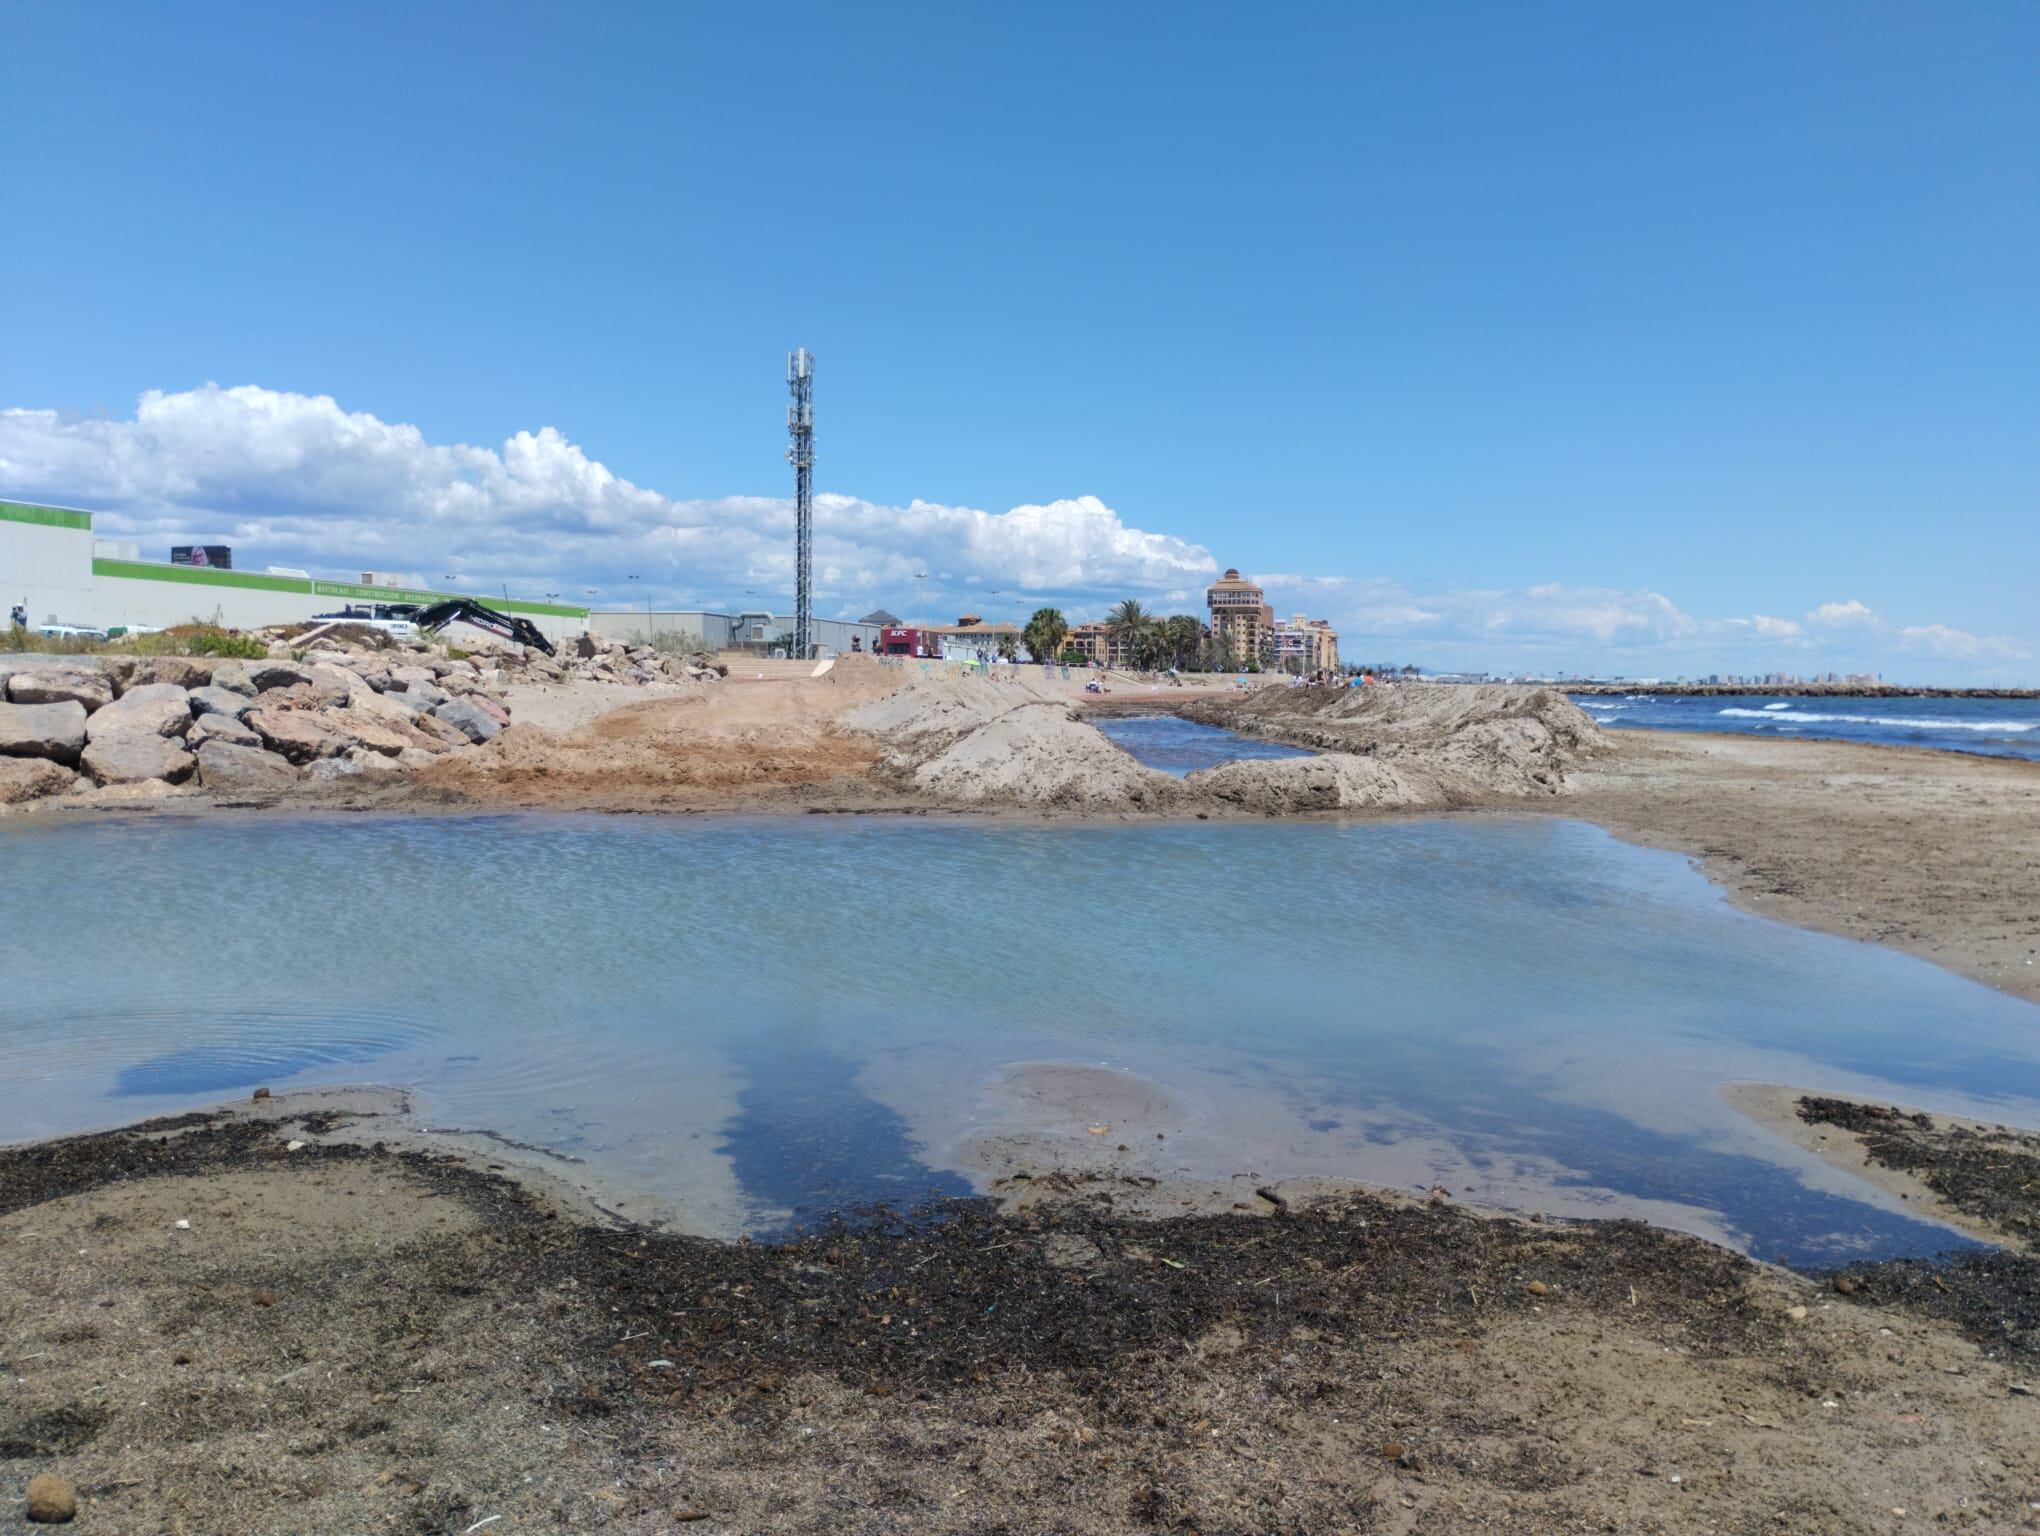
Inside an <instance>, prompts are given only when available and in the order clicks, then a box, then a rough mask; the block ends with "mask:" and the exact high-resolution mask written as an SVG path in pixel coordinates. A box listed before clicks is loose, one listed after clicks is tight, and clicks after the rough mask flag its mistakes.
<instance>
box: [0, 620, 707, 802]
mask: <svg viewBox="0 0 2040 1536" xmlns="http://www.w3.org/2000/svg"><path fill="white" fill-rule="evenodd" d="M352 630H353V632H352V633H348V632H339V633H336V632H334V629H333V627H331V626H328V627H327V629H326V630H325V631H323V632H316V633H313V634H310V635H306V636H302V637H296V638H300V639H302V641H303V643H302V644H298V645H292V644H291V643H290V641H289V639H285V638H279V639H278V640H276V641H275V642H274V643H273V644H272V645H271V651H272V654H271V655H270V656H269V657H267V658H264V659H260V660H226V659H221V658H214V657H184V656H146V657H145V656H86V657H47V656H37V655H20V656H0V808H5V807H14V806H22V805H27V804H32V803H36V802H46V801H49V800H52V799H56V798H58V797H61V798H62V799H63V800H64V801H65V802H67V803H79V804H105V803H123V802H130V801H138V800H151V799H158V798H162V797H166V796H171V795H189V794H209V795H211V796H213V797H215V798H221V797H224V798H230V799H237V800H238V799H246V798H261V799H266V798H271V797H274V796H277V795H280V794H283V793H286V792H289V791H291V790H293V789H296V788H298V787H299V786H301V785H307V784H330V783H333V782H336V781H340V780H346V779H352V778H358V777H361V776H365V775H380V774H392V773H404V772H408V771H410V770H413V769H417V768H422V767H424V766H426V765H427V764H429V763H433V762H436V761H438V760H440V759H442V758H444V757H447V756H449V755H452V754H457V753H461V752H464V751H467V750H470V749H472V748H475V747H479V746H482V745H484V744H486V743H487V742H489V741H492V740H494V739H495V737H496V736H498V735H499V734H500V733H501V732H502V731H503V730H504V729H506V728H507V727H508V726H509V724H510V719H511V716H510V708H509V705H508V704H507V703H506V702H505V693H506V690H508V689H509V688H510V687H511V686H513V685H515V684H519V683H527V682H537V683H552V684H570V683H575V682H587V683H598V684H611V685H618V684H620V685H624V686H633V685H636V686H647V685H651V684H654V683H672V682H694V683H705V682H712V681H714V680H716V679H717V678H719V677H721V676H722V675H723V673H724V671H725V670H726V669H724V668H723V667H722V666H721V665H720V664H719V663H717V662H716V661H714V660H713V658H710V657H706V656H700V655H697V656H692V657H682V656H675V655H671V654H668V653H664V652H660V651H655V650H652V649H651V648H649V647H645V646H625V645H622V644H619V643H617V642H614V641H605V640H603V639H601V638H600V637H598V636H594V635H582V636H579V637H577V638H576V639H575V640H573V641H570V642H569V643H568V644H567V646H565V647H564V648H563V651H562V654H561V655H559V656H557V657H554V656H547V655H545V654H544V653H543V652H540V651H537V650H532V649H529V648H527V647H524V646H521V645H514V644H509V643H500V644H492V645H489V646H486V647H484V648H481V649H476V650H469V651H459V650H454V649H452V648H449V647H446V646H444V645H440V646H428V645H422V644H414V645H408V646H404V645H395V644H392V643H390V642H389V641H388V640H387V638H386V637H384V636H382V635H380V634H377V633H376V632H374V631H364V630H362V629H361V628H360V627H359V626H353V627H352Z"/></svg>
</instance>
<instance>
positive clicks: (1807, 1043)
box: [0, 817, 2040, 1260]
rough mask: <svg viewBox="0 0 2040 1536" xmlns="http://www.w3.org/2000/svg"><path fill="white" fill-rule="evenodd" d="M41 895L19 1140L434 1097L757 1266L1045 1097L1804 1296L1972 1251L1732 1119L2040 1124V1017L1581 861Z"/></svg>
mask: <svg viewBox="0 0 2040 1536" xmlns="http://www.w3.org/2000/svg"><path fill="white" fill-rule="evenodd" d="M0 867H4V870H5V874H6V878H5V880H4V881H0V932H4V933H5V934H6V936H7V943H6V944H5V946H4V947H0V1134H5V1135H6V1136H8V1137H10V1138H13V1137H28V1136H36V1135H46V1134H51V1133H55V1132H59V1131H65V1130H72V1129H78V1128H81V1127H84V1126H87V1125H92V1124H105V1123H111V1122H115V1121H120V1120H127V1119H133V1118H136V1117H137V1116H138V1115H141V1114H150V1113H156V1112H159V1111H163V1110H169V1109H174V1108H180V1107H185V1106H188V1105H190V1104H192V1103H194V1102H202V1101H204V1100H206V1099H208V1098H213V1097H220V1096H225V1095H228V1094H238V1093H239V1092H241V1091H243V1090H245V1089H246V1088H247V1087H248V1086H249V1085H250V1084H251V1083H254V1082H257V1081H259V1082H262V1083H266V1084H267V1085H269V1086H271V1087H274V1088H283V1087H285V1086H290V1085H295V1084H309V1083H318V1082H338V1081H350V1080H362V1079H368V1080H373V1081H379V1082H390V1083H405V1084H411V1085H415V1086H416V1087H417V1088H418V1089H419V1090H420V1091H421V1092H422V1093H423V1094H425V1095H426V1097H427V1099H428V1101H429V1102H430V1103H431V1104H432V1106H433V1114H434V1115H435V1116H436V1117H441V1118H444V1119H445V1120H447V1121H451V1122H457V1123H460V1124H463V1125H484V1126H490V1127H493V1128H495V1129H497V1130H499V1131H502V1132H503V1133H505V1134H506V1135H511V1136H515V1137H519V1138H522V1139H526V1140H530V1141H534V1142H541V1143H545V1144H548V1145H554V1146H559V1147H563V1148H571V1149H572V1150H573V1151H574V1152H575V1153H576V1154H577V1155H580V1156H584V1157H588V1158H590V1159H593V1160H595V1161H596V1162H599V1163H601V1164H604V1165H605V1166H608V1167H611V1168H614V1169H616V1170H618V1171H619V1172H620V1173H621V1174H622V1175H623V1176H624V1177H626V1178H627V1179H628V1180H630V1181H632V1182H634V1183H636V1184H637V1185H639V1186H641V1187H643V1188H646V1189H649V1190H651V1191H653V1192H655V1193H657V1194H660V1195H662V1196H664V1197H665V1198H666V1199H668V1200H669V1201H671V1202H672V1203H674V1204H675V1205H677V1206H679V1207H680V1208H681V1210H682V1211H683V1212H692V1213H694V1214H695V1215H696V1216H697V1217H698V1219H699V1220H700V1221H701V1222H702V1223H703V1224H706V1225H710V1226H717V1227H718V1228H720V1229H727V1228H729V1227H731V1226H734V1225H738V1224H748V1225H749V1226H751V1227H752V1228H754V1229H760V1230H772V1229H776V1228H778V1227H780V1226H782V1225H784V1224H785V1223H787V1222H789V1221H808V1220H812V1219H813V1218H814V1217H815V1216H816V1215H817V1214H818V1213H819V1212H822V1211H825V1210H827V1209H829V1208H832V1207H835V1206H840V1205H844V1204H855V1203H860V1202H863V1201H866V1200H869V1199H872V1198H875V1197H877V1198H889V1199H893V1200H896V1201H912V1200H915V1199H918V1198H920V1197H921V1196H923V1195H925V1194H927V1193H930V1192H944V1191H953V1190H956V1189H959V1188H961V1187H962V1185H961V1183H960V1180H959V1178H958V1174H959V1172H961V1171H965V1170H967V1169H968V1168H969V1166H970V1163H969V1157H968V1152H969V1146H970V1144H971V1138H972V1137H973V1136H975V1135H977V1134H979V1133H980V1132H982V1131H984V1130H985V1129H986V1116H987V1115H988V1114H989V1113H990V1112H989V1111H987V1110H985V1108H984V1102H985V1101H984V1089H985V1085H986V1084H987V1083H988V1082H989V1081H990V1080H991V1078H992V1077H993V1076H994V1075H995V1074H996V1073H997V1072H998V1070H999V1069H1000V1068H1001V1067H1002V1066H1004V1065H1006V1064H1008V1063H1011V1062H1015V1061H1023V1060H1035V1061H1042V1060H1047V1061H1053V1060H1064V1061H1073V1062H1084V1063H1089V1064H1092V1065H1098V1064H1101V1063H1102V1064H1106V1065H1110V1066H1112V1067H1116V1068H1120V1069H1124V1070H1126V1071H1129V1072H1136V1073H1141V1074H1144V1075H1146V1076H1148V1077H1150V1078H1153V1079H1155V1080H1157V1081H1158V1082H1160V1083H1162V1084H1164V1085H1165V1086H1166V1087H1167V1088H1168V1089H1169V1091H1170V1092H1171V1094H1173V1095H1175V1096H1177V1097H1178V1098H1180V1099H1181V1100H1182V1101H1183V1102H1184V1103H1186V1104H1191V1105H1194V1106H1197V1113H1198V1114H1199V1115H1200V1116H1201V1117H1202V1118H1201V1120H1200V1122H1199V1124H1200V1130H1201V1134H1200V1135H1199V1136H1196V1137H1183V1138H1180V1139H1179V1138H1176V1137H1174V1136H1172V1138H1171V1140H1170V1141H1169V1143H1168V1146H1169V1148H1170V1150H1171V1151H1172V1153H1173V1152H1174V1151H1175V1150H1176V1148H1177V1147H1178V1145H1179V1142H1180V1145H1181V1146H1182V1147H1183V1148H1184V1149H1186V1150H1184V1151H1183V1152H1182V1153H1181V1155H1182V1157H1184V1158H1185V1159H1189V1160H1191V1161H1186V1162H1185V1163H1184V1164H1183V1165H1182V1166H1183V1168H1184V1171H1187V1172H1192V1173H1198V1174H1224V1173H1233V1172H1244V1171H1249V1170H1251V1171H1253V1172H1255V1173H1256V1174H1257V1175H1260V1176H1265V1177H1282V1176H1285V1175H1288V1174H1292V1173H1297V1174H1301V1173H1342V1174H1346V1175H1350V1176H1353V1177H1360V1178H1374V1179H1378V1180H1381V1181H1383V1182H1390V1183H1395V1184H1401V1185H1409V1186H1416V1187H1424V1186H1427V1185H1428V1184H1430V1183H1432V1182H1440V1183H1445V1184H1447V1185H1448V1187H1450V1188H1451V1189H1453V1191H1454V1192H1455V1193H1463V1192H1466V1191H1469V1190H1470V1191H1471V1192H1472V1195H1471V1197H1472V1198H1477V1199H1492V1200H1497V1201H1503V1202H1508V1203H1515V1204H1519V1205H1527V1206H1537V1207H1541V1208H1543V1209H1547V1210H1554V1211H1558V1210H1566V1211H1576V1212H1577V1211H1605V1212H1608V1213H1610V1214H1646V1215H1649V1216H1651V1217H1653V1218H1654V1219H1659V1220H1666V1221H1672V1222H1676V1223H1679V1224H1682V1225H1687V1226H1690V1227H1692V1228H1694V1229H1695V1230H1702V1231H1713V1230H1722V1231H1725V1232H1727V1233H1728V1234H1730V1235H1731V1236H1734V1237H1735V1238H1737V1239H1738V1240H1740V1241H1742V1242H1744V1243H1746V1244H1747V1245H1748V1246H1750V1247H1751V1249H1752V1250H1753V1251H1755V1252H1757V1253H1759V1254H1761V1255H1764V1256H1767V1257H1774V1258H1784V1259H1788V1260H1811V1259H1816V1258H1820V1257H1823V1256H1832V1255H1838V1254H1852V1253H1856V1252H1880V1253H1892V1252H1918V1251H1926V1250H1934V1249H1939V1248H1942V1247H1946V1246H1948V1245H1949V1243H1948V1238H1947V1234H1946V1233H1945V1232H1944V1231H1943V1230H1942V1229H1940V1228H1936V1227H1931V1226H1928V1225H1926V1224H1923V1223H1920V1222H1917V1221H1914V1220H1912V1219H1910V1218H1909V1217H1907V1216H1906V1215H1905V1214H1904V1213H1903V1211H1902V1209H1895V1208H1893V1206H1892V1203H1891V1202H1889V1201H1888V1200H1885V1199H1883V1198H1882V1197H1878V1196H1874V1195H1871V1194H1869V1193H1868V1192H1867V1191H1865V1190H1864V1189H1863V1188H1862V1187H1861V1186H1860V1185H1857V1184H1856V1183H1855V1182H1854V1181H1852V1180H1848V1179H1846V1178H1845V1177H1844V1176H1842V1175H1839V1174H1834V1173H1832V1172H1830V1171H1828V1170H1824V1169H1822V1168H1821V1167H1820V1166H1819V1165H1818V1164H1815V1163H1813V1162H1812V1160H1811V1159H1809V1158H1807V1157H1806V1156H1805V1155H1803V1154H1800V1153H1797V1152H1794V1151H1792V1150H1791V1149H1788V1148H1785V1147H1784V1146H1783V1145H1782V1144H1781V1143H1779V1142H1778V1141H1777V1140H1776V1139H1775V1138H1772V1137H1769V1136H1768V1135H1765V1134H1763V1133H1760V1132H1758V1131H1756V1130H1755V1129H1754V1128H1752V1127H1751V1126H1749V1125H1748V1124H1747V1123H1746V1122H1744V1121H1743V1120H1741V1119H1740V1118H1739V1117H1738V1116H1736V1115H1735V1114H1734V1113H1733V1112H1732V1111H1730V1110H1729V1109H1728V1108H1726V1107H1725V1106H1724V1105H1723V1104H1722V1103H1721V1102H1720V1100H1719V1098H1718V1095H1717V1089H1718V1087H1719V1085H1720V1084H1721V1083H1723V1082H1724V1081H1727V1080H1732V1079H1756V1080H1762V1081H1773V1082H1785V1083H1793V1084H1797V1085H1802V1086H1808V1087H1821V1088H1832V1089H1836V1090H1841V1091H1858V1092H1867V1093H1873V1094H1885V1095H1888V1096H1890V1097H1893V1098H1897V1099H1903V1100H1906V1101H1909V1102H1913V1103H1918V1104H1922V1105H1924V1106H1925V1107H1928V1108H1941V1109H1944V1110H1948V1111H1951V1112H1969V1113H1973V1114H1982V1115H1986V1116H1989V1115H1996V1116H1998V1117H2001V1118H2009V1119H2013V1120H2023V1121H2025V1122H2027V1123H2033V1122H2034V1121H2036V1120H2040V1031H2036V1030H2035V1028H2034V1025H2035V1023H2036V1022H2040V1014H2036V1012H2035V1010H2034V1009H2033V1008H2031V1007H2030V1006H2029V1005H2026V1004H2022V1003H2019V1002H2016V1001H2014V1000H2011V999H2008V998H2005V997H2003V996H2000V995H1998V994H1995V993H1992V992H1990V991H1988V990H1986V989H1984V988H1982V987H1979V986H1975V985H1973V984H1970V983H1967V982H1964V981H1961V980H1959V979H1958V978H1955V977H1951V976H1949V975H1946V974H1945V973H1942V972H1940V971H1937V970H1935V969H1933V968H1932V967H1930V966H1927V965H1925V964H1922V963H1920V962H1917V961H1914V960H1911V959H1908V958H1906V957H1903V956H1899V955H1895V954H1891V953H1887V952H1884V951H1881V950H1877V949H1873V948H1869V947H1866V946H1862V945H1857V944H1851V943H1847V942H1844V941H1841V940H1836V939H1830V938H1825V937H1822V936H1820V935H1815V934H1809V933H1804V932H1801V931H1799V930H1796V929H1791V928H1787V927H1784V926H1782V925H1778V924H1774V923H1769V922H1766V921H1763V920H1761V919H1758V918H1753V917H1750V916H1747V915H1745V914H1742V913H1738V912H1736V911H1734V910H1732V909H1730V908H1729V907H1727V906H1726V905H1724V904H1723V903H1722V901H1721V900H1720V899H1719V897H1718V894H1717V893H1716V892H1715V891H1714V890H1713V889H1712V888H1711V887H1709V886H1708V885H1707V884H1706V883H1705V882H1704V881H1702V880H1701V879H1700V878H1699V877H1698V876H1696V875H1695V874H1693V873H1692V872H1691V870H1690V869H1689V868H1688V867H1687V866H1686V864H1685V862H1684V861H1683V860H1681V859H1679V858H1677V857H1674V856H1671V855H1666V854H1661V853H1654V852H1648V851H1643V850H1638V849H1634V848H1629V847H1627V846H1625V845H1623V844H1620V843H1617V842H1615V841H1613V840H1612V839H1610V838H1608V837H1607V836H1606V835H1604V834H1603V833H1601V832H1599V831H1598V830H1596V829H1593V828H1590V827H1585V826H1581V825H1577V824H1570V823H1561V822H1549V821H1527V820H1526V821H1523V822H1508V821H1487V822H1444V821H1438V822H1421V821H1409V822H1397V823H1393V824H1368V825H1351V826H1340V825H1325V824H1309V825H1305V824H1280V823H1269V824H1250V825H1239V824H1228V825H1214V824H1210V823H1198V824H1190V825H1130V826H1073V827H1040V826H1004V825H996V824H980V823H951V824H943V825H929V824H925V823H916V822H911V821H884V820H873V819H869V818H861V819H858V820H856V821H854V822H852V821H843V820H835V819H829V820H817V819H814V818H805V819H800V820H779V821H729V820H725V821H713V820H702V819H694V818H689V819H673V820H661V819H656V818H631V819H620V818H619V819H607V820H605V819H600V818H572V817H521V818H518V817H494V818H479V817H475V818H445V819H432V818H416V819H369V818H346V819H331V820H318V819H309V820H285V819H276V818H267V819H262V818H250V819H232V818H225V817H209V818H204V819H198V820H190V821H171V820H149V821H144V822H137V823H128V824H119V823H109V822H94V823H87V824H62V825H52V824H49V823H25V824H24V823H14V824H11V825H7V826H4V827H0ZM789 1213H791V1214H789Z"/></svg>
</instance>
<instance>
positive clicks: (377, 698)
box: [347, 688, 425, 726]
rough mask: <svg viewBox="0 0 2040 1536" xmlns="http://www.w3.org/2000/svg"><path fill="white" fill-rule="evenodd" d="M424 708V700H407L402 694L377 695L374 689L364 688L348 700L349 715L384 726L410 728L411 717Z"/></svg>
mask: <svg viewBox="0 0 2040 1536" xmlns="http://www.w3.org/2000/svg"><path fill="white" fill-rule="evenodd" d="M424 707H425V703H424V701H423V700H422V699H407V698H406V697H405V696H404V695H403V694H401V693H377V692H376V691H375V690H374V689H372V688H363V689H362V691H361V692H360V693H358V694H356V695H355V696H354V697H353V698H352V699H350V700H348V703H347V713H349V714H350V715H362V716H365V717H366V718H368V719H370V720H376V721H380V722H381V723H382V724H384V725H390V726H408V725H409V724H410V722H411V717H412V716H413V715H415V714H417V713H418V711H419V710H421V709H423V708H424Z"/></svg>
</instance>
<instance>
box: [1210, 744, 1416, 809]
mask: <svg viewBox="0 0 2040 1536" xmlns="http://www.w3.org/2000/svg"><path fill="white" fill-rule="evenodd" d="M1183 787H1184V789H1185V791H1187V792H1188V793H1190V794H1192V795H1197V796H1202V797H1206V798H1209V799H1211V800H1214V801H1216V802H1217V803H1218V804H1219V805H1221V806H1223V807H1225V808H1226V809H1228V810H1240V811H1256V812H1259V813H1260V814H1262V815H1265V816H1281V815H1286V814H1289V813H1292V812H1297V811H1361V810H1368V811H1391V810H1401V809H1404V808H1406V807H1410V806H1420V805H1432V804H1437V803H1438V801H1437V800H1436V798H1434V797H1435V796H1436V794H1437V788H1436V786H1435V785H1434V784H1433V783H1432V782H1431V781H1430V779H1429V777H1428V776H1426V778H1424V779H1423V780H1420V781H1416V782H1413V781H1412V780H1411V779H1410V778H1409V777H1408V776H1406V775H1405V774H1402V773H1400V772H1398V771H1397V770H1396V769H1394V768H1392V767H1390V766H1389V765H1388V764H1387V763H1384V762H1382V761H1381V760H1379V759H1378V758H1372V757H1357V756H1354V755H1352V754H1350V753H1343V752H1341V753H1326V754H1324V755H1323V756H1319V757H1292V758H1279V759H1276V760H1274V761H1267V760H1255V761H1250V762H1239V763H1227V764H1225V765H1224V766H1223V767H1220V768H1204V769H1200V770H1199V771H1198V772H1196V773H1193V774H1191V775H1190V776H1189V777H1188V778H1187V779H1185V780H1184V781H1183Z"/></svg>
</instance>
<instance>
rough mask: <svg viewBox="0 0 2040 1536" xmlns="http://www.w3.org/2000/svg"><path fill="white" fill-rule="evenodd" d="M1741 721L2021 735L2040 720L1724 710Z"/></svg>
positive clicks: (2036, 725)
mask: <svg viewBox="0 0 2040 1536" xmlns="http://www.w3.org/2000/svg"><path fill="white" fill-rule="evenodd" d="M1721 713H1722V714H1724V715H1729V716H1733V717H1735V718H1738V719H1743V720H1796V721H1798V722H1799V723H1800V724H1802V725H1883V726H1889V727H1891V728H1892V729H1894V730H1902V731H2009V732H2011V733H2012V734H2013V735H2022V734H2024V733H2025V732H2027V731H2035V730H2040V720H1918V719H1910V718H1907V717H1905V716H1902V715H1901V716H1893V715H1816V714H1813V713H1811V712H1809V711H1807V710H1803V709H1787V710H1779V709H1777V708H1775V707H1770V708H1765V709H1724V710H1723V711H1721Z"/></svg>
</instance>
